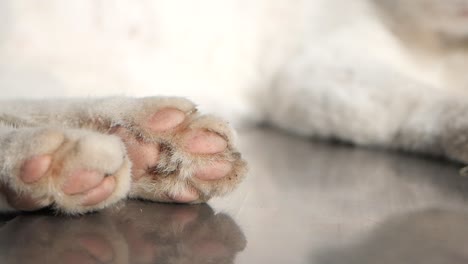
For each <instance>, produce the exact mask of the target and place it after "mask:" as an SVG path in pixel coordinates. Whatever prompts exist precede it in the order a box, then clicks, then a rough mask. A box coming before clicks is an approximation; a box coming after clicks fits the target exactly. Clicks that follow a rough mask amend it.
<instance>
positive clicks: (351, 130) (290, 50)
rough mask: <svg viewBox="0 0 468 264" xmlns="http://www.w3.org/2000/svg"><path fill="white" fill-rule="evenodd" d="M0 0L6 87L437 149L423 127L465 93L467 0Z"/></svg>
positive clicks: (9, 93)
mask: <svg viewBox="0 0 468 264" xmlns="http://www.w3.org/2000/svg"><path fill="white" fill-rule="evenodd" d="M1 3H2V4H1V5H3V6H2V8H1V9H2V10H3V12H5V14H4V15H1V16H0V17H1V19H2V20H3V21H2V23H0V24H2V25H4V26H2V28H1V36H2V37H1V38H0V45H1V48H0V58H1V60H0V61H2V62H3V63H1V64H0V77H1V78H0V82H1V83H0V85H1V87H2V88H1V89H2V97H4V98H11V97H39V98H44V97H62V96H66V97H83V96H84V97H86V96H108V95H131V96H147V95H172V96H173V95H176V96H184V97H188V98H190V99H192V100H194V101H196V102H197V103H199V104H200V105H201V108H202V109H206V110H209V111H214V112H216V113H218V114H219V115H221V116H223V117H227V118H229V119H231V120H233V121H236V122H237V121H238V120H254V121H267V122H271V123H274V124H275V125H277V126H279V127H282V128H285V129H288V130H290V131H292V132H295V133H299V134H305V135H317V136H322V137H333V138H339V139H343V140H347V141H351V142H355V143H358V144H367V145H384V146H391V147H393V146H397V147H403V148H406V149H416V150H422V151H425V152H438V150H437V151H436V150H432V149H427V148H426V145H427V144H430V143H429V142H432V140H435V139H433V138H430V137H428V139H426V137H423V136H421V135H426V134H429V135H431V134H434V133H439V131H438V126H440V122H439V120H441V119H444V117H442V116H439V114H438V113H439V112H443V113H445V112H444V111H445V110H443V109H445V108H444V107H442V106H439V101H444V100H445V99H444V98H456V97H460V95H462V96H466V95H467V93H468V77H467V76H466V74H465V73H464V72H465V69H466V68H467V67H468V65H467V61H468V60H467V58H468V56H467V52H466V49H465V48H463V47H462V48H460V47H459V45H457V44H459V42H460V43H462V41H461V40H460V39H463V38H464V37H465V36H468V17H467V16H466V15H464V13H463V12H461V13H460V12H459V10H468V2H467V1H456V0H449V1H445V2H444V3H441V1H436V0H415V1H412V2H411V3H408V2H405V1H403V0H400V1H386V0H357V1H341V0H313V1H306V0H303V1H301V0H296V1H290V0H255V1H246V0H226V1H215V0H206V1H169V0H166V1H165V0H158V1H110V2H104V1H94V0H84V1H67V2H64V1H55V0H45V1H40V2H37V3H34V4H32V3H31V2H30V1H21V0H10V1H8V0H4V1H2V2H1ZM376 7H377V8H376ZM431 10H432V11H433V12H432V11H431ZM434 10H435V11H434ZM431 12H432V13H431ZM405 21H406V22H408V24H405V25H399V22H401V23H404V22H405ZM421 25H423V26H421ZM402 28H403V29H404V30H400V29H402ZM406 29H408V30H406ZM426 33H427V34H426ZM439 36H440V38H439ZM411 38H412V39H411ZM409 39H411V41H410V40H409ZM447 43H448V44H447ZM451 43H455V44H453V45H452V44H451ZM463 43H464V42H463ZM462 46H463V45H462ZM447 100H448V101H449V102H444V103H442V104H443V105H445V104H451V103H450V101H451V99H447ZM447 100H446V101H447ZM416 106H417V107H416ZM428 109H436V110H434V111H435V112H434V113H432V112H430V111H428ZM441 115H443V114H441ZM408 117H411V118H408ZM414 128H418V129H416V130H417V131H416V132H414V130H415V129H414ZM402 130H403V132H402ZM407 130H408V131H411V133H409V134H408V135H406V132H407ZM419 130H421V131H419ZM436 130H437V131H436ZM413 132H414V133H413ZM440 133H442V132H440ZM400 134H404V135H405V136H403V139H400V138H398V140H400V141H402V142H404V143H401V142H400V141H398V143H395V138H396V137H397V136H398V135H400ZM415 140H417V141H418V142H419V141H421V143H414V141H415ZM425 140H426V141H427V142H423V141H425ZM419 145H422V146H419ZM423 146H424V147H423Z"/></svg>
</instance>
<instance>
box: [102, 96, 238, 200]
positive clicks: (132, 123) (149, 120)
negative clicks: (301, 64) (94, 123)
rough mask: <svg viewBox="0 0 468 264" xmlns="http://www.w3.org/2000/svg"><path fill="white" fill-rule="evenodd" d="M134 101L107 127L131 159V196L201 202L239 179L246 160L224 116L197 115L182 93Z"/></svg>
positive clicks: (227, 190)
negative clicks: (170, 96)
mask: <svg viewBox="0 0 468 264" xmlns="http://www.w3.org/2000/svg"><path fill="white" fill-rule="evenodd" d="M135 105H136V106H137V107H135V108H134V109H133V110H131V111H128V113H126V114H125V115H124V117H123V118H122V119H121V120H120V121H118V122H113V125H112V127H111V130H110V133H113V134H115V135H118V136H119V137H121V138H122V140H123V142H124V143H125V145H126V147H127V152H128V155H129V157H130V159H131V160H132V163H133V167H132V178H133V180H132V187H131V191H130V194H129V196H130V197H132V198H141V199H147V200H152V201H162V202H180V203H199V202H205V201H207V200H208V199H210V198H211V197H213V196H220V195H223V194H226V193H228V192H230V191H232V190H233V189H234V188H235V187H236V186H237V185H238V184H239V182H240V181H241V180H242V178H243V177H244V175H245V173H246V162H245V161H244V160H243V159H242V158H241V155H240V153H239V152H238V151H237V150H236V148H235V147H234V144H233V131H232V129H231V128H230V127H229V126H228V124H227V123H226V122H225V121H223V120H221V119H219V118H216V117H214V116H210V115H200V114H199V113H197V111H196V108H195V106H194V104H192V103H191V102H190V101H188V100H185V99H181V98H143V99H137V104H135Z"/></svg>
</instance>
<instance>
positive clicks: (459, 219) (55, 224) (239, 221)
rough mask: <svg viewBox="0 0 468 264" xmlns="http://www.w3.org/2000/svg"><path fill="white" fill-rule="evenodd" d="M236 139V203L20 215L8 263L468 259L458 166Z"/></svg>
mask: <svg viewBox="0 0 468 264" xmlns="http://www.w3.org/2000/svg"><path fill="white" fill-rule="evenodd" d="M239 141H240V142H239V143H240V145H241V149H242V150H243V153H244V155H245V157H246V158H247V159H248V161H249V162H250V167H251V168H250V173H249V176H248V178H247V179H246V181H245V182H244V183H243V184H242V186H241V187H240V188H239V189H238V190H237V191H236V192H235V193H233V194H232V195H230V196H229V197H225V198H221V199H215V200H213V201H212V202H210V204H209V205H198V206H183V205H164V204H154V203H146V202H140V201H130V202H128V203H126V204H123V205H121V206H120V207H119V208H118V209H111V210H106V211H104V212H101V213H96V214H91V215H87V216H83V217H79V218H66V217H58V216H53V215H50V214H49V215H48V214H45V213H40V214H35V215H23V216H17V217H15V218H12V219H11V220H9V221H4V224H3V225H2V226H1V227H0V263H5V264H9V263H72V264H73V263H80V264H82V263H194V264H196V263H255V264H256V263H288V264H289V263H294V264H295V263H316V264H335V263H347V264H366V263H379V264H387V263H388V264H390V263H392V264H393V263H408V264H409V263H411V264H414V263H424V264H431V263H451V264H457V263H468V178H464V177H461V176H459V175H458V168H459V166H457V165H454V164H450V163H445V162H442V161H437V160H431V159H424V158H420V157H416V156H413V155H408V154H401V153H393V152H385V151H379V150H366V149H361V148H353V147H349V146H344V145H336V144H335V145H334V144H327V143H320V142H312V141H308V140H305V139H299V138H295V137H291V136H288V135H284V134H282V133H280V132H276V131H272V130H267V129H258V130H253V131H245V132H242V133H240V136H239Z"/></svg>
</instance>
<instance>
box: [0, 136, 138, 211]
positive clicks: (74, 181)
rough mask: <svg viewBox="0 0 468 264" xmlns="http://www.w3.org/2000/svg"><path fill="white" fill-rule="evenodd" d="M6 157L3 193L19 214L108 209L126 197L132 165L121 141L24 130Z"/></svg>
mask: <svg viewBox="0 0 468 264" xmlns="http://www.w3.org/2000/svg"><path fill="white" fill-rule="evenodd" d="M9 142H10V143H9V145H8V146H7V148H8V149H9V150H10V153H5V154H6V155H4V157H5V159H6V160H4V162H3V164H5V166H4V169H3V171H4V173H5V172H8V174H9V175H8V177H6V179H7V182H5V183H3V185H2V189H3V190H2V193H4V194H5V196H6V200H7V202H8V204H9V205H10V206H12V207H13V208H15V209H17V210H25V211H31V210H37V209H40V208H43V207H46V206H50V205H53V206H54V207H55V208H56V209H57V210H59V211H62V212H64V213H67V214H77V213H85V212H89V211H95V210H98V209H102V208H104V207H106V206H108V205H111V204H114V203H115V202H117V201H119V200H121V199H122V198H124V197H126V195H127V193H128V191H129V189H130V181H131V177H130V167H131V165H130V161H129V159H128V157H127V155H126V151H125V147H124V145H123V144H122V142H121V140H120V139H119V138H118V137H115V136H111V135H105V134H100V133H96V132H92V131H88V130H72V129H39V130H28V129H23V130H19V132H15V133H14V134H12V138H11V140H9Z"/></svg>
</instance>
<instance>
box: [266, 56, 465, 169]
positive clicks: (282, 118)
mask: <svg viewBox="0 0 468 264" xmlns="http://www.w3.org/2000/svg"><path fill="white" fill-rule="evenodd" d="M324 57H325V55H323V54H321V55H320V56H319V55H317V54H314V56H311V57H307V56H306V55H304V56H303V57H301V59H300V60H297V61H295V62H293V63H292V64H291V65H289V66H288V67H286V68H285V70H284V71H283V72H281V73H280V74H279V75H278V77H277V78H276V79H275V81H274V83H273V85H272V88H271V89H270V90H268V91H267V93H268V94H262V95H260V96H258V98H267V99H265V100H261V104H260V105H261V106H262V108H263V112H264V115H265V120H266V122H268V123H271V124H273V125H275V126H278V127H281V128H283V129H286V130H288V131H291V132H294V133H296V134H300V135H304V136H314V137H320V138H332V139H338V140H342V141H346V142H351V143H354V144H358V145H364V146H379V147H386V148H397V149H403V150H408V151H414V152H421V153H428V154H432V155H437V156H444V157H446V158H449V159H452V160H457V161H461V162H464V163H468V137H467V135H468V118H467V117H468V103H467V102H466V100H463V99H462V98H463V96H460V95H458V96H457V95H455V94H452V93H450V92H445V91H444V90H442V89H437V88H436V87H431V86H429V85H427V84H424V83H422V82H418V81H416V80H414V79H411V78H409V77H407V76H405V75H403V74H402V73H400V72H399V71H397V70H396V69H394V68H392V67H389V66H385V65H384V64H383V63H382V62H379V61H377V60H366V59H365V57H364V56H363V58H360V59H359V60H357V59H356V60H354V59H349V63H346V61H347V59H346V57H345V56H342V57H332V56H330V57H329V58H327V59H324ZM357 61H359V62H357Z"/></svg>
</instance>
